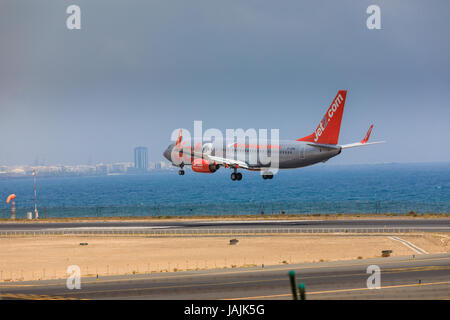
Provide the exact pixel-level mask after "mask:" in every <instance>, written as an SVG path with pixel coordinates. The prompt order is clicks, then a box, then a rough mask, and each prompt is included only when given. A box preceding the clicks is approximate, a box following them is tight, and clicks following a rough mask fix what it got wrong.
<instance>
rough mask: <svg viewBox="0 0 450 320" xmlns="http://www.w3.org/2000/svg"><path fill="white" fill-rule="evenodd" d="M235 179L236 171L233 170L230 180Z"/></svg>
mask: <svg viewBox="0 0 450 320" xmlns="http://www.w3.org/2000/svg"><path fill="white" fill-rule="evenodd" d="M236 179H237V177H236V173H235V172H233V173H232V174H231V180H233V181H234V180H236Z"/></svg>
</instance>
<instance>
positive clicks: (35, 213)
mask: <svg viewBox="0 0 450 320" xmlns="http://www.w3.org/2000/svg"><path fill="white" fill-rule="evenodd" d="M33 177H34V218H35V219H37V218H38V211H37V192H36V169H33Z"/></svg>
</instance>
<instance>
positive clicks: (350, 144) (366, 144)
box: [341, 141, 386, 149]
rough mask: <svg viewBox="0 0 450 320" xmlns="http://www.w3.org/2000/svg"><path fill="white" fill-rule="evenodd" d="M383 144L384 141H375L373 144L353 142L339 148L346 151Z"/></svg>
mask: <svg viewBox="0 0 450 320" xmlns="http://www.w3.org/2000/svg"><path fill="white" fill-rule="evenodd" d="M385 142H386V141H375V142H369V143H367V142H366V143H362V142H355V143H349V144H343V145H342V146H341V148H342V149H348V148H354V147H362V146H368V145H370V144H378V143H385Z"/></svg>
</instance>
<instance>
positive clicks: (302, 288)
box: [298, 283, 306, 300]
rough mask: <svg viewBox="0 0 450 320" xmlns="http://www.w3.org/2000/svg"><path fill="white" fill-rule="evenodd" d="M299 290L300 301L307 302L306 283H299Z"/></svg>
mask: <svg viewBox="0 0 450 320" xmlns="http://www.w3.org/2000/svg"><path fill="white" fill-rule="evenodd" d="M298 290H299V291H300V300H306V295H305V284H304V283H299V285H298Z"/></svg>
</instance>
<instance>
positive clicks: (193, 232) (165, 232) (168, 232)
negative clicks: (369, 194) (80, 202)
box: [0, 228, 423, 236]
mask: <svg viewBox="0 0 450 320" xmlns="http://www.w3.org/2000/svg"><path fill="white" fill-rule="evenodd" d="M412 232H423V230H421V229H420V228H259V229H256V228H255V229H253V228H251V229H244V228H239V229H228V228H226V229H207V228H205V229H144V230H142V229H140V230H136V229H126V228H124V229H121V230H118V229H116V230H104V229H101V228H99V229H93V230H58V229H55V230H20V231H0V236H40V235H47V236H56V235H134V236H139V235H150V236H180V235H181V236H183V235H190V236H205V235H212V236H213V235H240V236H242V235H264V234H288V235H289V234H291V235H292V234H302V233H306V234H308V233H311V234H317V233H334V234H336V233H371V234H372V233H380V234H398V233H412Z"/></svg>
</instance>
